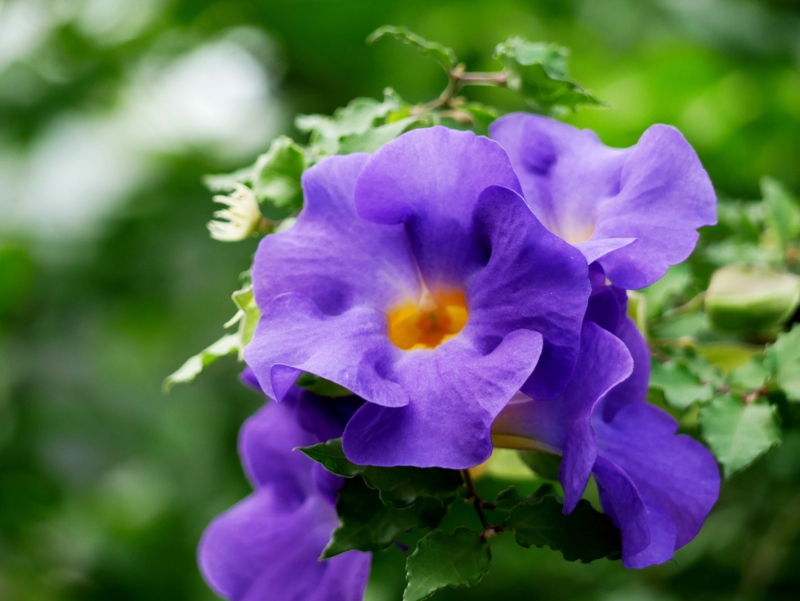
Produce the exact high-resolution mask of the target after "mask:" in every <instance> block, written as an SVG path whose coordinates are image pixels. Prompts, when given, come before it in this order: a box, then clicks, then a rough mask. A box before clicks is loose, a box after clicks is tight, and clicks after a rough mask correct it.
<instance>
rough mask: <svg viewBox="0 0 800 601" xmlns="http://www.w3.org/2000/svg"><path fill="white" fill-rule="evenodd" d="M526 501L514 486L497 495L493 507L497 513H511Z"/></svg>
mask: <svg viewBox="0 0 800 601" xmlns="http://www.w3.org/2000/svg"><path fill="white" fill-rule="evenodd" d="M524 500H525V497H523V496H522V495H520V494H519V491H518V490H517V489H516V488H515V487H514V486H509V487H508V488H506V489H505V490H502V491H500V492H499V493H498V494H497V496H496V497H495V499H494V503H493V505H494V508H495V509H496V510H497V511H511V510H512V509H514V507H516V506H517V505H519V504H520V503H522V502H523V501H524Z"/></svg>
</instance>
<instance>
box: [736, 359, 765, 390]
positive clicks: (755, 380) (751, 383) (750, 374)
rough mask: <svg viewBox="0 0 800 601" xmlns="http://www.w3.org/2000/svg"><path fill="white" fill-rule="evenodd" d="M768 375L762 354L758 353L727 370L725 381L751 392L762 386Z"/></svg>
mask: <svg viewBox="0 0 800 601" xmlns="http://www.w3.org/2000/svg"><path fill="white" fill-rule="evenodd" d="M769 376H770V373H769V369H767V366H766V365H764V356H763V355H760V354H759V355H754V356H752V357H750V359H748V360H747V362H746V363H745V364H744V365H740V366H739V367H737V368H736V369H734V370H732V371H731V372H729V373H728V377H727V382H728V383H729V384H730V385H731V386H733V387H736V388H739V389H743V390H745V391H747V392H751V391H754V390H758V389H759V388H761V387H762V386H764V384H766V382H767V378H769Z"/></svg>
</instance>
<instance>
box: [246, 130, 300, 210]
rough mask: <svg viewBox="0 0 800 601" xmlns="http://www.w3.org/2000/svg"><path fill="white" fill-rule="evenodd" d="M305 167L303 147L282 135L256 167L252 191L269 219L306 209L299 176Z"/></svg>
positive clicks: (253, 174) (258, 160) (252, 178)
mask: <svg viewBox="0 0 800 601" xmlns="http://www.w3.org/2000/svg"><path fill="white" fill-rule="evenodd" d="M305 168H306V159H305V154H304V153H303V149H302V148H300V147H299V146H298V145H297V144H295V143H294V141H293V140H292V139H291V138H288V137H286V136H280V137H278V138H276V139H275V140H273V141H272V144H271V145H270V147H269V150H268V151H267V152H266V153H265V154H262V155H261V156H260V157H258V159H257V160H256V163H255V165H254V166H253V173H252V177H251V180H252V185H253V191H254V192H255V194H256V197H257V198H258V200H259V203H260V205H261V211H262V213H264V215H265V216H266V217H268V218H270V219H274V220H279V219H284V218H286V217H288V216H290V215H291V214H293V213H297V212H298V211H299V210H300V209H301V208H303V191H302V189H301V187H300V178H301V176H302V175H303V171H304V170H305Z"/></svg>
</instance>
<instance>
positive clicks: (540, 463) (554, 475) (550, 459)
mask: <svg viewBox="0 0 800 601" xmlns="http://www.w3.org/2000/svg"><path fill="white" fill-rule="evenodd" d="M517 454H518V455H519V457H520V459H522V461H524V462H525V465H527V466H528V467H529V468H530V469H532V470H533V471H534V472H536V473H537V474H539V475H540V476H541V477H542V478H547V479H549V480H558V470H559V468H560V467H561V455H556V454H555V453H547V452H545V451H517Z"/></svg>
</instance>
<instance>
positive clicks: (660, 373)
mask: <svg viewBox="0 0 800 601" xmlns="http://www.w3.org/2000/svg"><path fill="white" fill-rule="evenodd" d="M650 387H651V388H659V389H661V390H663V391H664V398H665V399H666V401H667V403H669V404H670V405H671V406H672V407H675V408H676V409H680V410H681V411H684V410H686V409H688V408H689V407H690V406H691V405H692V404H694V403H696V402H701V403H704V402H707V401H709V400H711V397H712V396H713V395H714V389H713V388H712V387H711V385H710V384H708V383H706V382H702V381H701V380H700V378H699V377H698V376H697V375H695V374H693V373H692V372H691V371H690V370H689V368H688V367H687V366H686V365H684V364H683V363H680V362H678V361H675V360H674V359H672V360H670V361H667V362H666V363H660V362H658V361H653V364H652V371H651V373H650Z"/></svg>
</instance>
